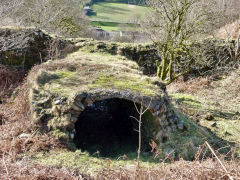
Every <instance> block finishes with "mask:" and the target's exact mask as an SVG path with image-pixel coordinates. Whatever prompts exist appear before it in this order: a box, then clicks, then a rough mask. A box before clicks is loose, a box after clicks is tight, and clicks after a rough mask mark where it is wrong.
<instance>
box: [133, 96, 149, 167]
mask: <svg viewBox="0 0 240 180" xmlns="http://www.w3.org/2000/svg"><path fill="white" fill-rule="evenodd" d="M151 103H152V99H151V100H150V102H149V104H148V106H147V107H144V105H143V99H142V101H141V104H140V107H138V105H137V104H136V103H135V102H134V106H135V109H136V111H137V113H138V115H139V117H134V116H130V117H131V118H133V119H135V120H136V121H137V122H138V130H136V131H137V132H138V151H137V154H138V156H137V169H138V170H139V168H140V156H141V147H142V120H143V119H142V118H143V115H144V114H145V113H146V112H147V110H148V109H149V107H150V105H151Z"/></svg>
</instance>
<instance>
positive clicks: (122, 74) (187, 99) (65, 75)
mask: <svg viewBox="0 0 240 180" xmlns="http://www.w3.org/2000/svg"><path fill="white" fill-rule="evenodd" d="M86 2H89V1H73V0H70V1H67V2H66V1H62V0H60V1H53V0H40V1H36V0H30V1H26V0H11V1H7V0H2V1H1V2H0V17H1V18H2V19H1V24H5V25H6V24H7V25H11V24H13V25H16V24H17V25H19V26H23V25H24V26H32V25H33V26H36V27H39V28H45V29H47V30H49V31H52V32H54V33H59V34H62V35H65V36H77V37H78V36H82V35H84V36H85V35H86V34H88V28H87V25H88V23H87V20H86V19H85V17H84V16H82V14H81V13H79V12H80V9H81V8H82V7H83V5H84V4H85V3H86ZM93 2H94V3H95V2H98V3H97V5H100V4H101V3H110V4H117V3H125V4H124V5H126V6H128V5H127V4H126V2H127V1H125V0H121V1H119V0H96V1H93ZM115 2H117V3H115ZM129 2H130V4H131V3H133V4H134V3H139V1H129ZM211 2H213V1H197V0H196V1H195V0H180V1H179V0H178V1H177V0H167V1H162V0H149V1H148V3H149V4H148V5H150V7H152V11H151V13H153V14H151V15H150V16H149V17H148V18H147V22H145V23H146V24H144V26H145V27H147V28H148V29H147V30H148V31H147V32H148V33H150V34H151V36H152V39H153V41H154V42H155V43H154V45H152V44H150V45H149V44H146V45H142V44H126V43H125V44H120V43H103V42H96V41H91V40H90V39H88V40H86V39H71V41H72V42H73V43H76V44H75V45H73V46H74V47H71V48H73V49H71V50H69V52H72V51H75V52H74V53H71V54H70V55H68V56H66V57H67V58H66V59H56V57H60V56H57V54H59V53H58V49H57V46H58V45H56V44H50V46H49V48H48V49H47V51H48V55H47V56H46V59H50V61H48V62H47V63H45V64H42V65H38V66H35V67H34V68H33V70H32V71H31V74H29V75H28V78H29V79H30V80H32V78H33V77H35V75H36V74H35V73H36V72H39V73H41V76H38V80H37V81H36V84H34V85H36V86H40V89H41V90H42V91H43V93H40V94H39V96H43V97H44V93H47V92H50V91H51V92H53V94H54V96H59V97H60V96H63V97H64V96H66V97H69V96H72V93H74V92H78V91H79V90H82V89H83V90H85V91H87V92H89V91H91V90H92V89H96V88H101V87H102V86H103V85H104V88H112V89H114V90H116V91H121V90H122V89H124V88H125V87H127V88H128V89H129V90H131V91H134V92H138V93H141V94H143V95H144V96H154V95H155V93H156V92H157V91H159V89H160V88H162V87H165V86H164V84H162V81H165V83H167V84H170V83H171V84H170V85H168V86H167V91H168V93H169V96H170V97H169V98H170V99H171V100H172V101H171V102H172V104H171V106H172V108H173V109H174V111H175V113H176V114H175V115H176V118H179V121H180V122H181V123H180V124H177V125H176V126H181V128H176V130H175V131H173V132H171V134H170V136H169V137H167V138H164V137H163V141H161V142H159V144H156V142H154V141H153V140H150V141H151V142H144V148H147V149H149V151H146V152H145V151H142V152H141V153H140V150H141V148H140V147H141V144H142V143H141V140H142V137H139V139H138V142H136V144H138V143H139V149H138V151H137V148H135V149H136V150H135V151H134V152H132V151H131V152H130V151H128V146H127V145H126V146H124V147H121V149H119V146H118V145H112V146H111V145H110V147H109V146H108V148H112V151H115V152H116V153H114V155H115V156H114V155H112V156H111V155H110V156H102V154H101V152H100V151H96V152H95V153H89V152H87V151H83V150H82V149H78V150H77V149H76V146H75V145H72V146H69V144H66V142H65V141H60V140H59V139H61V137H64V136H67V135H66V134H65V133H63V132H62V131H60V130H56V131H53V132H52V133H50V132H49V131H48V127H47V123H46V122H45V121H44V122H42V124H41V126H38V125H36V124H34V123H33V122H32V115H31V109H30V105H29V85H30V84H28V83H29V82H30V81H29V82H26V81H25V80H24V78H25V77H26V76H27V73H28V72H26V71H23V70H21V69H20V68H19V67H18V68H17V67H10V66H6V65H2V64H0V179H144V180H145V179H239V177H240V169H239V167H240V164H239V160H240V140H239V137H240V128H239V127H240V123H239V122H240V112H239V109H240V99H239V94H240V89H239V87H240V81H239V78H240V69H239V50H240V48H239V43H240V42H239V38H240V28H239V27H240V26H239V24H238V23H237V24H236V25H235V26H236V29H235V30H234V32H233V33H232V34H234V36H232V35H229V36H226V35H225V36H224V37H225V38H227V40H218V39H214V38H213V39H209V37H210V36H211V33H212V34H214V35H218V34H217V33H219V32H218V31H217V33H216V32H215V30H216V28H218V27H219V26H222V25H225V24H226V22H229V23H232V22H234V21H236V20H237V19H238V18H239V13H238V6H237V5H239V1H236V0H229V1H221V2H220V1H214V2H216V4H214V6H213V5H212V6H211V11H208V12H205V11H207V10H209V8H210V4H209V3H211ZM80 3H83V4H80ZM201 3H206V4H204V5H203V4H201ZM132 7H133V6H132ZM111 8H112V6H110V7H108V9H111ZM145 8H146V7H141V10H145ZM116 9H117V8H116V7H115V9H114V10H116ZM120 10H121V11H124V10H123V9H120ZM196 12H197V13H196ZM219 12H221V14H219ZM104 13H105V12H104ZM209 13H210V14H209ZM211 15H212V16H211ZM215 15H217V17H216V18H215ZM111 16H112V15H109V14H107V18H110V17H111ZM159 17H161V18H159ZM219 17H222V18H220V19H221V20H219ZM9 18H10V19H9ZM111 18H112V17H111ZM114 18H118V20H119V18H120V16H119V15H117V16H115V17H114ZM212 18H213V19H214V21H215V20H216V19H218V20H219V21H218V22H217V25H216V24H215V25H216V26H212V25H213V24H209V21H210V19H212ZM160 19H161V21H160ZM105 20H106V19H105ZM212 22H213V21H211V23H212ZM104 23H106V22H104ZM118 23H122V22H121V21H119V22H118ZM118 23H106V24H103V25H104V26H105V25H107V26H109V27H111V28H112V27H113V26H114V28H116V27H115V26H117V25H118ZM98 25H101V24H98ZM17 29H18V28H16V29H15V30H17ZM117 29H118V28H117ZM221 30H222V29H221ZM226 31H227V30H226ZM7 32H8V33H9V32H10V31H7ZM210 32H211V33H210ZM33 33H34V32H33ZM226 34H228V32H226ZM39 35H41V33H40V34H39ZM205 35H206V36H205ZM17 36H18V35H17ZM19 36H20V35H19ZM19 36H18V37H19ZM203 37H207V39H203ZM232 37H234V39H232ZM0 38H2V37H0ZM11 38H12V41H9V42H10V43H9V44H10V45H9V49H10V50H12V49H11V48H12V47H13V46H14V43H12V42H14V38H15V37H14V35H13V36H11ZM28 38H29V37H27V36H26V38H25V37H24V38H23V40H21V42H22V41H24V42H25V40H26V39H28ZM6 39H8V37H7V38H6ZM196 40H198V41H196ZM2 42H4V43H3V44H6V43H5V42H7V41H5V39H4V38H3V41H2ZM156 47H157V48H158V49H157V50H158V52H159V54H156V52H157V51H156ZM77 48H79V49H78V50H77ZM20 49H21V48H20ZM37 49H40V48H37ZM3 50H4V46H2V47H1V48H0V53H2V52H3ZM64 51H65V50H64ZM18 52H19V49H18ZM66 54H67V52H66ZM20 55H22V54H21V53H20ZM159 56H161V58H159ZM64 57H65V55H64ZM157 59H158V61H157V62H156V64H155V63H153V62H154V61H155V60H157ZM131 60H134V61H135V62H133V61H131ZM0 63H2V59H0ZM143 67H144V74H145V75H143V73H142V72H141V71H142V69H143ZM39 69H41V71H38V70H39ZM186 72H189V74H186ZM219 72H220V73H219ZM183 74H184V75H183ZM147 75H150V76H154V77H147ZM181 75H183V76H181ZM192 75H195V76H192ZM202 75H204V76H202ZM155 76H158V77H160V80H159V78H157V77H155ZM196 76H198V77H196ZM31 82H33V81H31ZM79 82H81V83H79ZM31 85H32V84H31ZM35 90H36V89H35ZM163 91H165V90H163ZM60 100H61V99H60ZM33 103H34V102H33ZM54 103H55V102H54ZM56 103H57V102H56ZM136 108H137V107H136ZM138 110H139V109H138ZM140 110H144V109H143V108H142V107H140ZM40 111H41V109H40ZM41 113H42V114H44V113H45V114H46V113H47V112H44V111H41ZM139 115H140V116H139V117H137V116H136V117H134V119H136V120H137V121H136V122H138V123H139V124H138V125H139V126H138V129H136V130H137V131H141V130H143V131H145V128H146V127H145V124H144V123H142V122H141V115H143V118H147V119H152V118H153V114H152V112H150V111H147V112H146V114H142V113H141V111H139ZM119 118H120V117H119ZM90 125H91V124H90ZM141 125H142V126H141ZM146 126H151V127H150V128H148V129H154V126H155V124H154V123H152V124H150V123H149V124H148V125H146ZM141 135H142V134H141V133H139V136H141ZM136 141H137V140H136ZM148 141H149V139H148Z"/></svg>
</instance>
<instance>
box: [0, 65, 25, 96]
mask: <svg viewBox="0 0 240 180" xmlns="http://www.w3.org/2000/svg"><path fill="white" fill-rule="evenodd" d="M23 77H24V71H23V70H17V69H15V68H10V67H7V66H4V65H1V64H0V100H1V99H2V101H3V99H4V97H6V96H9V95H11V93H12V92H13V91H14V89H15V88H16V87H17V86H18V85H19V84H20V83H21V82H22V80H23Z"/></svg>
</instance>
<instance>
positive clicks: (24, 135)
mask: <svg viewBox="0 0 240 180" xmlns="http://www.w3.org/2000/svg"><path fill="white" fill-rule="evenodd" d="M18 137H19V138H21V139H27V138H30V137H32V135H31V134H26V133H22V134H20V135H19V136H18Z"/></svg>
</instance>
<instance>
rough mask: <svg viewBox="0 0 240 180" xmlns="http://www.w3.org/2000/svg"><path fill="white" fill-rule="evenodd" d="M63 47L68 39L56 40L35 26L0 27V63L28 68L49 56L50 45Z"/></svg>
mask: <svg viewBox="0 0 240 180" xmlns="http://www.w3.org/2000/svg"><path fill="white" fill-rule="evenodd" d="M54 42H58V43H55V45H56V47H57V48H58V49H59V50H61V49H64V47H65V46H67V44H70V42H68V41H63V40H57V39H54V38H52V37H51V36H49V35H48V34H47V33H44V32H43V31H41V30H39V29H35V28H5V27H1V28H0V64H4V65H11V66H22V67H24V68H26V69H30V68H31V67H32V66H33V65H35V64H40V63H42V62H45V61H46V60H47V59H49V58H50V53H52V54H53V53H54V52H50V49H51V46H52V45H53V44H54Z"/></svg>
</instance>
